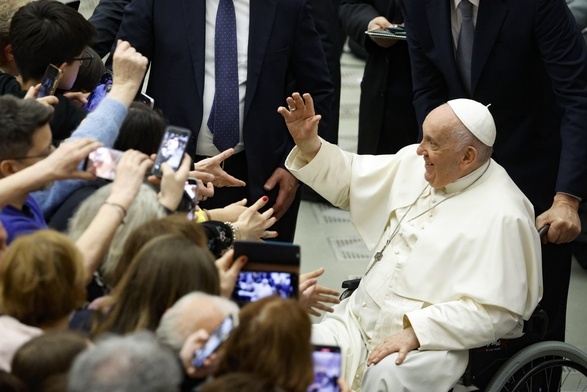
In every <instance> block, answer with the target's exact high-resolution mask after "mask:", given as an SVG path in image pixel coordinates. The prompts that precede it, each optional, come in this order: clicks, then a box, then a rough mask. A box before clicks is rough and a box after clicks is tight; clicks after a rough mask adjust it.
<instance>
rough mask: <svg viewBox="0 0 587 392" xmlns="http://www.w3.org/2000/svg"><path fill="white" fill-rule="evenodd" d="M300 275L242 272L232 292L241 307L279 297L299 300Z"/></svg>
mask: <svg viewBox="0 0 587 392" xmlns="http://www.w3.org/2000/svg"><path fill="white" fill-rule="evenodd" d="M298 280H299V279H298V274H296V273H294V272H283V271H240V272H239V274H238V278H237V279H236V285H235V287H234V290H233V292H232V300H233V301H234V302H236V303H237V304H238V305H239V306H244V305H245V304H247V303H249V302H254V301H257V300H260V299H261V298H265V297H270V296H272V295H278V296H279V297H281V298H283V299H290V298H298V286H299V282H298Z"/></svg>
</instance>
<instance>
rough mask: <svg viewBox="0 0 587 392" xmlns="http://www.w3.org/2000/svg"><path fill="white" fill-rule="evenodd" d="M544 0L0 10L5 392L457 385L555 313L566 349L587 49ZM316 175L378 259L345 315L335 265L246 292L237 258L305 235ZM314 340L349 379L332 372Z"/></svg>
mask: <svg viewBox="0 0 587 392" xmlns="http://www.w3.org/2000/svg"><path fill="white" fill-rule="evenodd" d="M233 1H234V2H233ZM531 2H533V0H532V1H530V0H522V3H523V4H520V5H519V6H516V7H512V8H511V9H510V10H509V13H508V12H507V11H505V10H504V9H502V8H499V7H497V6H495V5H494V4H493V3H491V2H489V1H488V0H452V1H449V0H432V1H431V2H430V4H431V5H430V6H428V7H424V5H423V2H419V1H412V2H405V1H404V2H402V1H399V0H397V1H396V0H376V1H375V2H374V4H371V3H373V2H368V1H363V0H342V1H341V2H340V4H338V2H337V1H333V2H328V4H327V5H328V7H325V6H324V5H322V6H319V5H316V4H310V3H311V2H309V1H307V0H277V1H275V2H273V3H271V4H269V3H263V2H259V1H256V0H250V1H248V0H247V1H241V0H220V1H219V2H216V1H209V0H206V1H204V2H183V1H179V0H132V1H130V0H101V1H100V3H99V4H98V5H97V7H96V9H95V12H94V15H93V16H92V17H91V18H90V19H89V20H86V18H84V17H83V16H82V15H81V14H80V13H78V11H77V9H76V8H75V7H73V6H71V5H67V4H64V3H62V2H59V1H55V0H6V1H3V2H2V4H0V49H1V50H0V67H1V70H0V389H1V390H6V391H84V392H93V391H96V392H98V391H111V390H117V391H136V390H143V391H175V390H177V391H179V390H181V391H203V392H206V391H244V390H246V391H263V392H268V391H284V392H306V391H308V390H309V388H310V390H312V391H314V390H318V391H326V390H328V391H330V390H339V391H350V390H353V391H359V390H363V391H367V392H371V391H414V390H431V391H432V390H438V391H447V390H449V389H451V388H453V387H454V386H455V385H456V384H457V383H458V382H459V379H460V377H461V375H462V373H463V372H464V369H465V367H466V365H467V362H468V350H469V349H471V348H474V347H478V346H481V345H485V344H489V343H491V342H493V341H495V340H497V339H499V338H503V337H507V338H515V337H519V336H521V334H522V328H523V324H524V320H528V319H529V318H530V316H531V314H532V312H533V310H534V309H535V308H536V306H537V305H538V303H539V302H540V303H541V304H542V306H543V308H545V309H546V311H547V313H548V314H549V316H550V319H551V320H552V321H551V323H550V324H549V330H548V332H547V338H548V339H556V340H564V327H565V315H566V313H565V310H566V296H567V291H568V281H569V274H570V271H569V269H570V267H569V263H570V257H571V254H570V247H569V244H568V243H569V242H571V241H572V240H573V239H574V238H576V237H577V235H578V234H579V232H580V229H581V227H580V220H579V216H578V209H579V203H580V201H581V200H583V199H584V198H585V197H586V196H587V188H586V185H585V184H587V130H585V129H584V124H587V47H586V45H585V42H584V41H583V39H582V37H581V33H580V29H579V28H578V26H577V24H576V22H575V21H574V19H573V16H572V14H571V12H570V11H569V7H571V8H572V9H574V10H575V11H576V12H577V10H579V9H581V8H580V7H578V5H579V3H580V2H579V1H577V0H575V1H574V4H571V3H573V2H570V3H569V5H568V6H567V5H566V4H565V2H564V1H563V0H553V1H550V2H538V3H537V4H536V5H534V6H531V4H530V3H531ZM526 3H527V4H526ZM72 4H75V2H74V3H72ZM330 6H332V7H330ZM327 8H328V10H327ZM331 8H332V9H331ZM528 10H532V12H529V11H528ZM320 12H326V13H327V14H328V15H327V16H328V18H326V17H325V18H323V19H321V20H314V19H313V17H317V15H319V14H320ZM336 13H338V14H336ZM553 15H554V17H553ZM437 19H438V20H443V22H442V23H439V22H437ZM578 22H579V18H577V23H578ZM339 23H340V25H339ZM392 23H393V24H405V28H406V31H407V40H401V39H400V40H396V39H394V40H389V39H384V38H378V37H375V36H368V35H365V34H364V32H365V31H366V30H373V29H385V28H387V27H389V26H391V25H392ZM276 26H278V28H276ZM495 26H501V27H500V28H497V27H495ZM341 27H342V29H343V30H345V32H346V33H347V34H348V35H349V38H350V39H352V40H353V41H354V42H355V44H359V45H360V46H362V47H363V48H364V49H365V51H366V52H365V53H367V62H366V68H365V73H364V77H363V82H362V86H361V87H362V91H361V103H360V114H359V151H358V154H354V153H349V152H346V151H343V150H341V149H340V148H338V147H337V146H336V139H337V137H336V135H337V133H338V130H337V128H338V102H337V100H338V99H339V97H340V91H339V89H340V69H339V67H340V64H339V63H337V61H335V59H336V58H337V57H339V56H340V47H341V45H339V44H340V40H341V39H340V36H339V34H340V32H341ZM552 31H557V32H558V33H557V34H556V36H550V35H549V36H548V37H546V35H545V34H551V32H552ZM327 32H328V33H327ZM471 32H473V33H474V35H473V34H472V33H471ZM469 33H471V34H470V35H469V36H465V35H466V34H469ZM518 36H521V38H519V39H518ZM513 37H516V41H515V42H513V41H512V40H511V39H512V38H513ZM496 42H497V44H496ZM149 66H150V72H149V74H148V75H147V68H148V67H149ZM48 67H49V68H52V69H58V72H57V76H53V79H55V80H54V81H55V82H56V83H57V90H56V92H55V93H54V94H52V95H48V96H43V97H38V94H39V90H40V88H41V86H42V85H43V84H44V83H46V81H47V80H48V79H45V77H46V73H45V71H46V69H47V68H48ZM337 67H338V69H336V68H337ZM146 75H147V76H146ZM500 83H504V84H507V85H508V86H506V87H504V86H500ZM143 84H144V85H145V86H144V87H145V88H144V91H146V93H147V94H148V95H149V96H150V98H149V100H148V101H149V102H147V103H152V102H154V107H151V106H150V104H145V103H144V102H142V101H144V100H143V99H140V91H141V87H143ZM515 86H518V87H515ZM95 89H97V94H94V95H92V91H94V90H95ZM295 91H300V93H298V92H295ZM98 95H100V99H97V100H96V101H92V98H95V97H97V96H98ZM151 98H152V99H151ZM88 99H90V102H88ZM169 126H174V127H176V128H175V129H176V130H177V129H180V130H181V132H183V133H181V132H179V131H177V132H179V133H176V134H170V133H167V132H166V130H168V129H169V128H168V127H169ZM184 128H186V129H188V131H189V132H184V131H183V129H184ZM418 134H419V136H418ZM170 135H171V136H170ZM418 140H420V142H419V144H418V143H417V141H418ZM184 150H185V153H184V152H183V151H184ZM366 154H370V155H366ZM536 156H540V157H541V159H539V160H537V159H535V158H536ZM157 157H158V158H157ZM159 159H161V161H159ZM154 166H156V168H155V169H154ZM301 183H303V184H305V185H307V186H309V187H311V188H312V189H313V190H314V191H316V192H318V194H319V195H320V198H322V200H326V201H327V202H329V203H331V204H332V205H334V206H336V207H339V208H342V209H347V210H350V212H351V220H352V222H353V224H354V225H355V226H356V228H357V230H358V232H359V233H360V235H361V237H362V239H363V240H364V242H365V243H366V245H367V247H368V248H369V249H370V250H372V251H373V252H374V253H373V256H372V258H371V260H370V262H369V266H368V267H367V269H366V271H365V275H364V277H363V279H362V281H361V283H360V284H359V286H358V289H357V290H356V291H355V292H354V293H353V294H352V295H351V296H350V297H349V298H346V299H344V300H342V301H340V300H339V299H338V298H339V293H338V291H337V290H333V289H330V288H327V287H323V286H321V285H319V284H318V279H319V278H320V276H321V275H322V274H324V273H325V271H324V269H323V268H320V269H318V270H315V271H311V272H306V273H303V274H300V275H299V277H298V279H293V278H294V277H292V273H291V272H288V273H285V272H280V271H272V272H255V273H251V274H248V275H247V274H240V272H241V269H243V268H245V269H246V265H247V261H248V258H247V255H243V256H239V257H235V255H234V251H233V250H232V247H233V245H234V243H235V242H237V241H257V242H262V241H285V242H292V241H293V238H294V234H295V229H296V219H297V212H298V207H299V203H300V200H301V188H300V187H299V185H300V184H301ZM453 198H454V199H453ZM542 226H549V228H550V229H549V230H548V233H547V234H546V235H545V236H544V237H543V238H540V237H539V234H538V230H537V227H542ZM541 241H542V244H541ZM275 257H276V262H277V263H278V262H279V255H278V254H277V255H275ZM543 271H544V273H543ZM543 275H544V280H543ZM292 285H293V287H292ZM234 293H236V294H237V295H238V296H239V298H240V299H242V301H241V300H237V299H235V297H234ZM295 293H297V295H295ZM290 297H291V298H290ZM296 297H297V298H296ZM243 303H246V304H244V305H243ZM322 313H325V315H324V317H323V319H322V320H321V321H320V322H318V323H315V324H314V325H312V323H311V318H310V316H309V315H315V316H322ZM227 320H228V321H227ZM227 322H229V324H226V323H227ZM226 325H230V328H227V327H226ZM213 343H215V344H216V345H214V346H211V345H212V344H213ZM313 345H321V346H328V347H331V346H336V347H337V348H336V350H339V351H340V352H341V356H342V358H343V360H342V361H341V362H340V363H339V361H338V360H336V361H334V362H333V363H336V365H335V366H334V368H328V370H324V369H322V371H321V372H319V377H318V378H315V374H314V372H315V367H314V364H313V359H312V350H313ZM201 353H206V354H205V355H204V356H203V357H201V358H200V357H197V356H198V355H200V354H201ZM201 355H203V354H201ZM322 365H324V364H322ZM323 367H324V366H323ZM338 368H339V369H338ZM333 369H334V370H337V371H339V372H340V373H339V374H338V375H337V374H336V373H337V372H336V371H334V370H333ZM335 384H336V385H335ZM320 385H324V387H320Z"/></svg>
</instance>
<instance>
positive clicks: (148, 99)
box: [135, 93, 155, 109]
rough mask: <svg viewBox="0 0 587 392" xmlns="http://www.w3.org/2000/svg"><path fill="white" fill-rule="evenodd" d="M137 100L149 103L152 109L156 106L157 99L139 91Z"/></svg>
mask: <svg viewBox="0 0 587 392" xmlns="http://www.w3.org/2000/svg"><path fill="white" fill-rule="evenodd" d="M135 101H139V102H140V103H143V104H145V105H147V106H148V107H150V108H151V109H153V108H154V107H155V100H154V99H153V98H151V97H149V96H148V95H147V94H144V93H139V94H138V95H137V96H136V98H135Z"/></svg>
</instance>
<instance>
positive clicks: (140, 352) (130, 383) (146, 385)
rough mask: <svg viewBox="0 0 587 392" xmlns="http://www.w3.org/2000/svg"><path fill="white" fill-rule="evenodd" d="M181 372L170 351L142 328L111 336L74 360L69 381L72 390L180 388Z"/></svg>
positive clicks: (162, 390)
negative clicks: (129, 332) (130, 332)
mask: <svg viewBox="0 0 587 392" xmlns="http://www.w3.org/2000/svg"><path fill="white" fill-rule="evenodd" d="M181 381H182V371H181V368H180V365H179V362H178V361H177V359H176V358H175V355H174V354H172V353H171V352H170V351H169V350H167V349H165V348H163V347H161V345H160V344H159V343H158V342H157V340H156V339H155V337H154V335H153V333H151V332H148V331H139V332H135V333H132V334H129V335H126V336H117V335H110V336H107V337H105V338H103V339H100V340H98V342H97V343H96V346H95V347H94V348H91V349H88V350H86V351H84V352H82V353H81V354H80V355H79V356H78V357H77V358H76V360H75V361H74V363H73V365H72V367H71V371H70V372H69V378H68V383H67V390H68V391H69V392H111V391H115V392H135V391H142V392H168V391H179V385H180V383H181Z"/></svg>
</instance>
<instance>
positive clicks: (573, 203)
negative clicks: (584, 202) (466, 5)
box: [402, 0, 587, 340]
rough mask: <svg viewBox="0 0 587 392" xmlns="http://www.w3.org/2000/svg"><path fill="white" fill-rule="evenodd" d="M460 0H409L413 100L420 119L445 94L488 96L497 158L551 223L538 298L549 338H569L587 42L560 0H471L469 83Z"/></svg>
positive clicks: (585, 156)
mask: <svg viewBox="0 0 587 392" xmlns="http://www.w3.org/2000/svg"><path fill="white" fill-rule="evenodd" d="M462 1H465V0H410V1H404V2H403V5H402V11H403V15H404V17H405V24H406V30H407V35H408V43H409V46H410V56H411V61H412V73H413V78H414V79H413V80H414V106H415V108H416V112H417V115H418V119H419V121H420V123H421V122H422V120H423V119H424V117H425V116H426V114H427V113H428V112H430V111H431V110H432V109H433V108H434V107H436V106H438V105H439V104H440V103H441V102H444V101H446V100H449V99H454V98H459V97H467V98H471V99H474V100H476V101H479V102H482V103H484V104H491V106H490V108H489V109H490V111H491V113H492V114H493V117H494V119H495V124H496V127H497V129H498V130H499V132H498V134H497V139H496V142H495V145H494V157H495V159H496V160H497V161H498V162H499V163H500V164H501V165H503V166H504V167H505V168H506V170H507V171H508V173H509V175H510V176H511V177H512V178H513V180H514V181H515V182H516V184H517V185H518V186H519V187H520V189H521V190H522V191H523V192H524V193H525V194H526V196H527V197H528V198H529V199H530V200H531V201H532V203H533V204H534V208H535V212H536V216H537V219H536V225H537V226H538V227H540V226H543V225H545V224H550V231H549V233H548V239H547V242H548V244H545V245H544V246H543V248H542V251H543V258H542V265H543V276H544V294H543V300H542V302H541V303H542V306H543V308H544V309H545V310H546V312H547V313H548V314H549V319H550V322H549V329H548V332H547V337H546V338H547V339H556V340H564V332H565V316H566V300H567V292H568V286H569V278H570V262H571V250H570V246H569V244H568V242H570V241H572V240H573V239H574V238H575V237H576V236H577V235H578V233H579V230H580V222H579V218H578V214H577V209H578V206H579V202H580V200H581V198H585V197H586V196H587V129H586V128H587V49H586V47H585V43H584V42H583V40H582V37H581V35H580V32H579V30H578V29H577V27H576V25H575V22H574V20H573V17H572V15H571V13H570V12H569V10H568V8H567V6H566V4H565V1H564V0H515V1H513V0H471V1H470V3H472V5H473V7H472V21H473V24H474V35H473V37H474V41H473V44H472V45H473V46H472V55H470V56H469V60H470V67H469V71H470V84H469V85H466V83H465V82H464V80H465V79H466V78H461V73H460V72H462V71H461V70H462V69H463V68H459V67H458V66H457V60H456V59H455V54H456V53H457V52H458V44H457V42H460V41H459V33H460V31H461V29H460V27H461V26H463V25H464V24H465V22H464V21H465V18H466V16H465V18H464V17H463V14H462V13H461V12H463V11H461V7H460V3H461V2H462ZM467 1H468V0H467ZM463 42H464V41H463ZM464 46H465V45H464ZM457 56H458V55H457ZM479 224H480V225H482V224H484V223H483V222H479ZM491 284H499V282H491ZM520 284H524V283H523V282H520Z"/></svg>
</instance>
